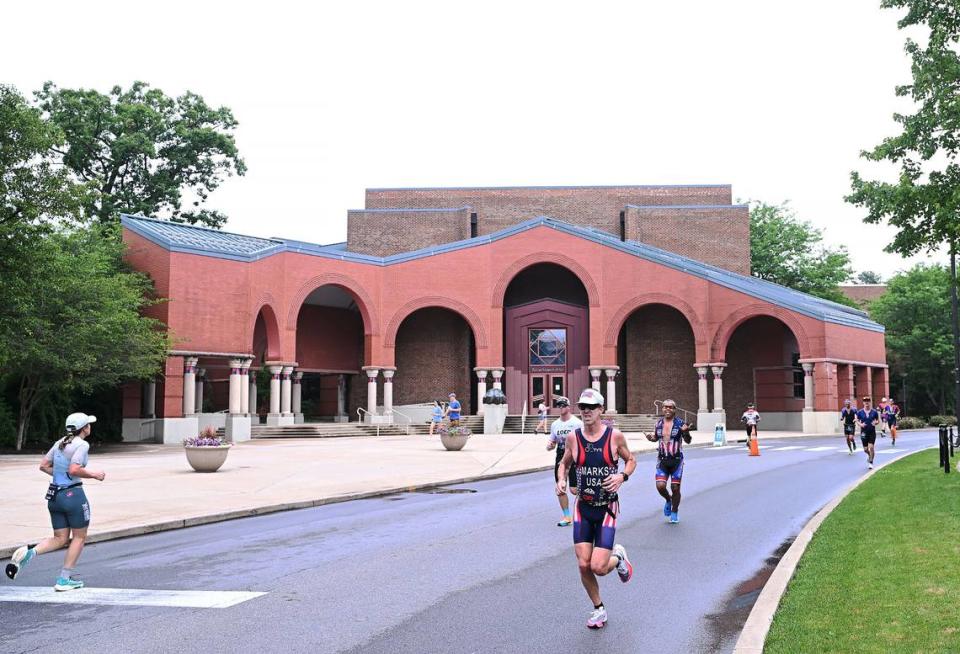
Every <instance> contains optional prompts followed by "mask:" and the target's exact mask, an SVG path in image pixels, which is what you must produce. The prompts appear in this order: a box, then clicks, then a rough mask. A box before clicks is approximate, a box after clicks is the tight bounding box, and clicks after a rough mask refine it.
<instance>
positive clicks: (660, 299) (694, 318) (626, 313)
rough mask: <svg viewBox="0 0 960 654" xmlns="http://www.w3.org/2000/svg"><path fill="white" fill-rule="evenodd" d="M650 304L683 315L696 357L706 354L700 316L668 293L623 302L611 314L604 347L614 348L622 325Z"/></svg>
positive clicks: (653, 294)
mask: <svg viewBox="0 0 960 654" xmlns="http://www.w3.org/2000/svg"><path fill="white" fill-rule="evenodd" d="M650 304H663V305H666V306H668V307H673V308H674V309H677V310H678V311H679V312H680V313H681V314H683V317H684V318H686V319H687V324H688V325H690V329H691V330H692V331H693V340H694V342H695V344H696V348H697V355H698V356H699V355H701V354H707V352H706V351H705V350H706V348H707V342H708V341H707V331H706V329H705V328H704V326H703V322H702V321H701V320H700V316H699V315H698V314H697V312H696V311H695V310H694V308H693V307H692V306H690V304H689V303H688V302H687V301H686V300H683V299H682V298H679V297H677V296H676V295H670V294H668V293H643V294H641V295H638V296H636V297H634V298H632V299H630V300H627V301H626V302H624V303H623V304H622V305H621V306H620V308H619V309H617V312H616V313H615V314H613V319H612V320H611V321H610V324H609V325H607V332H606V334H605V335H604V339H603V341H604V347H616V346H617V340H618V339H619V337H620V330H621V329H622V328H623V324H624V323H625V322H626V321H627V318H629V317H630V315H631V314H632V313H633V312H634V311H636V310H638V309H640V308H642V307H644V306H646V305H650Z"/></svg>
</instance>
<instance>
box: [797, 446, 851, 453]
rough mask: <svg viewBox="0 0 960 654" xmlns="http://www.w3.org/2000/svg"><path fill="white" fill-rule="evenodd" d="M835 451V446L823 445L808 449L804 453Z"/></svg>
mask: <svg viewBox="0 0 960 654" xmlns="http://www.w3.org/2000/svg"><path fill="white" fill-rule="evenodd" d="M837 449H838V448H837V446H836V445H823V446H821V447H808V448H807V449H806V450H805V451H806V452H826V451H827V450H830V451H835V450H837ZM844 449H846V448H844Z"/></svg>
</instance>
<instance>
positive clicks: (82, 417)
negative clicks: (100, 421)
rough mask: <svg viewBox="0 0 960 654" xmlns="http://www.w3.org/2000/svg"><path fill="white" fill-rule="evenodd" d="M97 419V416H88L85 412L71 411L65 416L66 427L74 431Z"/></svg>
mask: <svg viewBox="0 0 960 654" xmlns="http://www.w3.org/2000/svg"><path fill="white" fill-rule="evenodd" d="M96 421H97V416H88V415H87V414H86V413H71V414H70V415H69V416H67V427H69V428H71V429H73V430H74V431H80V430H81V429H83V428H84V427H86V426H87V425H89V424H90V423H92V422H96Z"/></svg>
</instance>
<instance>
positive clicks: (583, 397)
mask: <svg viewBox="0 0 960 654" xmlns="http://www.w3.org/2000/svg"><path fill="white" fill-rule="evenodd" d="M577 404H598V405H600V406H603V396H602V395H600V391H598V390H596V389H593V388H585V389H583V392H582V393H580V399H579V400H577Z"/></svg>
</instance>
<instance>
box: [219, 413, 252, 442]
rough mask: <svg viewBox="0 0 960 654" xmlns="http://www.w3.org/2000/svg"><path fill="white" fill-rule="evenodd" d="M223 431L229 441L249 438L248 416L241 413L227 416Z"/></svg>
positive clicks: (240, 440)
mask: <svg viewBox="0 0 960 654" xmlns="http://www.w3.org/2000/svg"><path fill="white" fill-rule="evenodd" d="M226 423H227V424H226V425H225V427H224V432H225V433H226V436H227V440H228V441H230V442H231V443H242V442H243V441H248V440H250V417H249V416H245V415H242V414H237V415H233V416H227V419H226Z"/></svg>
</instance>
